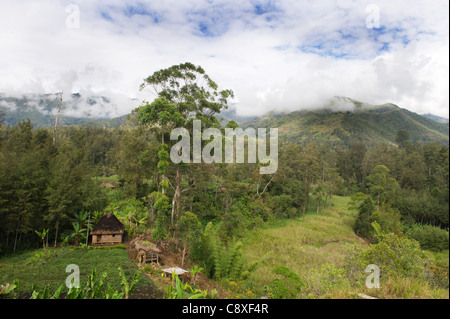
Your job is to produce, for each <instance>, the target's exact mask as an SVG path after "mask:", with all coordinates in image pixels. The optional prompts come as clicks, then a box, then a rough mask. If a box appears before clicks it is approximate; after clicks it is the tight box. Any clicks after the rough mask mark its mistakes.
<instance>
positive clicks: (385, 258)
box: [345, 222, 426, 280]
mask: <svg viewBox="0 0 450 319" xmlns="http://www.w3.org/2000/svg"><path fill="white" fill-rule="evenodd" d="M373 224H374V226H375V227H374V228H376V230H377V232H378V233H377V234H376V242H377V243H376V244H372V245H370V247H369V248H368V249H366V250H352V251H350V252H349V254H348V255H347V257H346V266H345V268H346V271H347V276H349V278H352V279H354V280H361V279H362V278H363V277H366V275H367V274H366V273H365V272H364V270H365V268H366V267H367V266H368V265H370V264H375V265H377V266H378V267H380V274H381V276H386V277H389V276H394V277H395V276H400V277H423V276H424V275H425V262H426V255H425V254H424V252H423V251H421V249H420V244H419V242H417V241H416V240H413V239H409V238H407V237H405V236H399V235H396V234H394V233H389V234H385V233H383V232H381V231H380V229H381V228H380V226H379V225H378V224H377V223H376V222H374V223H373Z"/></svg>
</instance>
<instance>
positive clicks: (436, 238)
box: [406, 224, 449, 251]
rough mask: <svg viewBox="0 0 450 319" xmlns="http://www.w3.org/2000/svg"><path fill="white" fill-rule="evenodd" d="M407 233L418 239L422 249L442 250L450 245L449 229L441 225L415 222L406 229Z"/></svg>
mask: <svg viewBox="0 0 450 319" xmlns="http://www.w3.org/2000/svg"><path fill="white" fill-rule="evenodd" d="M406 235H407V236H408V237H409V238H412V239H415V240H417V241H418V242H419V243H420V246H421V247H422V249H427V250H432V251H441V250H446V249H448V246H449V242H448V241H449V236H448V230H444V229H441V228H439V227H435V226H431V225H419V224H414V225H412V227H411V228H409V229H408V230H407V231H406Z"/></svg>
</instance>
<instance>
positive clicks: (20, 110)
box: [0, 93, 131, 127]
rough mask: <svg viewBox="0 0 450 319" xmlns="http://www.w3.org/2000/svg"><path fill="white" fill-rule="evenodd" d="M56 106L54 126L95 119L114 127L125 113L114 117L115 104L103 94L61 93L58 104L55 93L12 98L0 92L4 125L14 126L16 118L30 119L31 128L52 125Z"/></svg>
mask: <svg viewBox="0 0 450 319" xmlns="http://www.w3.org/2000/svg"><path fill="white" fill-rule="evenodd" d="M130 101H131V100H130ZM60 106H62V107H61V113H60V115H59V116H58V125H86V124H89V123H94V122H95V124H96V125H102V124H103V125H106V126H108V127H110V126H117V127H118V126H120V125H121V124H122V123H123V120H124V119H125V118H126V115H125V116H121V117H120V119H119V118H118V119H114V116H115V115H116V114H117V113H118V110H117V105H116V104H115V103H114V102H112V101H111V100H110V99H109V98H107V97H105V96H82V95H80V94H78V93H74V94H70V95H67V94H64V98H63V102H62V105H61V100H60V95H59V94H27V95H22V96H20V97H12V96H7V95H6V94H2V93H0V111H2V113H3V124H5V125H8V124H9V125H15V124H16V123H17V122H19V121H23V120H27V119H30V121H31V124H33V126H34V127H50V126H53V121H54V118H55V115H56V114H57V113H58V108H59V107H60ZM112 118H113V119H112ZM122 118H123V119H122Z"/></svg>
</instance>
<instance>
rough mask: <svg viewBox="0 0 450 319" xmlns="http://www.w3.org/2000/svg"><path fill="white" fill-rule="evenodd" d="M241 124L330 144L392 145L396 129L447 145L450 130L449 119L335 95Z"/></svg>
mask: <svg viewBox="0 0 450 319" xmlns="http://www.w3.org/2000/svg"><path fill="white" fill-rule="evenodd" d="M342 105H345V107H342ZM434 119H437V117H434ZM243 127H278V129H279V132H280V136H282V137H284V138H285V139H286V140H288V141H289V142H296V143H300V144H305V143H308V142H311V141H319V142H322V143H327V144H329V145H331V146H338V145H345V146H350V145H352V144H355V143H363V144H365V145H375V144H378V143H386V144H391V145H394V144H397V143H396V141H395V138H396V134H397V132H398V131H399V130H403V131H406V132H408V134H409V135H410V141H411V142H420V143H431V142H439V143H442V144H445V145H448V132H449V131H448V128H449V126H448V122H447V123H444V122H437V121H435V120H433V119H431V118H428V117H425V116H422V115H419V114H416V113H414V112H410V111H408V110H406V109H404V108H401V107H399V106H397V105H394V104H384V105H369V104H365V103H362V102H359V101H355V100H353V99H349V98H338V97H336V98H334V99H331V101H330V102H329V103H328V104H327V105H324V106H323V108H320V109H316V110H304V111H297V112H292V113H287V114H284V113H274V112H272V113H269V114H268V115H266V116H264V117H262V118H259V119H256V120H254V121H251V122H246V123H244V124H243Z"/></svg>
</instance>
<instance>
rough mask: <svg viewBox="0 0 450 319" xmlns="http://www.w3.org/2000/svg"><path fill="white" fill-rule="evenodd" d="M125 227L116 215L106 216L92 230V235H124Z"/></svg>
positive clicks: (109, 214)
mask: <svg viewBox="0 0 450 319" xmlns="http://www.w3.org/2000/svg"><path fill="white" fill-rule="evenodd" d="M124 230H125V226H123V224H122V223H121V222H120V221H119V220H118V219H117V217H116V216H115V215H114V214H111V213H108V214H104V215H103V216H102V217H101V218H100V220H99V221H98V222H97V223H96V224H95V225H94V227H93V228H92V233H91V234H92V235H101V234H122V233H123V231H124Z"/></svg>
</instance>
